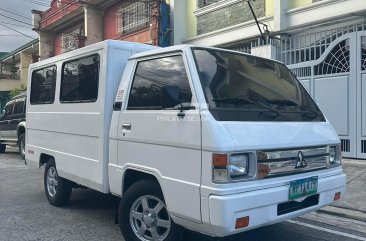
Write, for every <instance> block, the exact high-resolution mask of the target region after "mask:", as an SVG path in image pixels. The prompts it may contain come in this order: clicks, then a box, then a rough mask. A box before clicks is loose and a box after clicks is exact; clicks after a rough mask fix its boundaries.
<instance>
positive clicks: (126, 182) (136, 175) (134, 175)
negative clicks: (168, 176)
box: [121, 168, 165, 196]
mask: <svg viewBox="0 0 366 241" xmlns="http://www.w3.org/2000/svg"><path fill="white" fill-rule="evenodd" d="M142 179H149V180H153V181H155V182H156V183H157V184H158V185H159V186H160V189H161V191H162V192H163V196H165V195H164V190H163V188H162V185H161V183H160V181H159V178H157V177H156V175H155V174H154V173H152V172H148V171H145V170H138V169H134V168H128V169H126V170H125V171H124V173H123V176H122V190H121V191H122V192H121V193H122V195H123V193H125V192H126V190H127V189H128V188H129V187H130V186H131V185H132V184H134V183H136V182H137V181H139V180H142Z"/></svg>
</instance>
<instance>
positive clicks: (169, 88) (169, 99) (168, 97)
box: [161, 85, 180, 109]
mask: <svg viewBox="0 0 366 241" xmlns="http://www.w3.org/2000/svg"><path fill="white" fill-rule="evenodd" d="M179 95H180V89H179V87H178V86H176V85H166V86H163V88H162V89H161V106H162V108H163V109H165V108H173V107H175V106H177V105H179V104H180V102H179Z"/></svg>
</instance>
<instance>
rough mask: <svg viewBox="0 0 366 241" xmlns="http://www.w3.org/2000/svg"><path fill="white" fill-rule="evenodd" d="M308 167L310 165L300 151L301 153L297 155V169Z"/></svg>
mask: <svg viewBox="0 0 366 241" xmlns="http://www.w3.org/2000/svg"><path fill="white" fill-rule="evenodd" d="M307 166H308V163H307V162H306V161H305V159H304V154H303V153H302V152H301V151H299V153H298V154H297V160H296V164H295V169H297V168H304V167H307Z"/></svg>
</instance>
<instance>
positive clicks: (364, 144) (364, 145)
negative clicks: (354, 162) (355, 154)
mask: <svg viewBox="0 0 366 241" xmlns="http://www.w3.org/2000/svg"><path fill="white" fill-rule="evenodd" d="M361 153H366V140H363V141H361Z"/></svg>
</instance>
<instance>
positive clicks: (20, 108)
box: [13, 100, 24, 115]
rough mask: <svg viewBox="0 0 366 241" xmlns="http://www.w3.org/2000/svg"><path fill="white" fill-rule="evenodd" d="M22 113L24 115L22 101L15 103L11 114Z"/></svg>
mask: <svg viewBox="0 0 366 241" xmlns="http://www.w3.org/2000/svg"><path fill="white" fill-rule="evenodd" d="M23 113H24V100H20V101H17V102H15V105H14V111H13V114H14V115H17V114H23Z"/></svg>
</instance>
